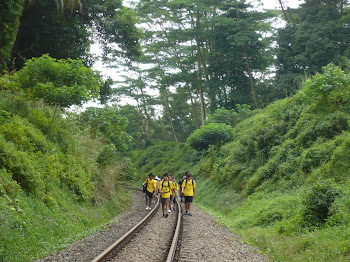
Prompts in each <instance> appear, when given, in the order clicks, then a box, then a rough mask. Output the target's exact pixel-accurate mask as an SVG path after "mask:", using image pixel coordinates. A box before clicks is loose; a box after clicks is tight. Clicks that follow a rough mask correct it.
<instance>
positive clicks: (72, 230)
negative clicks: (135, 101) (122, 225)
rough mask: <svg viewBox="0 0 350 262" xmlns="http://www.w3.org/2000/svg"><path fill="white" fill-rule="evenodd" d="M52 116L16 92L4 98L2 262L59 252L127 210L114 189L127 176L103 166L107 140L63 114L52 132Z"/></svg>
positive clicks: (0, 117)
mask: <svg viewBox="0 0 350 262" xmlns="http://www.w3.org/2000/svg"><path fill="white" fill-rule="evenodd" d="M5 78H6V76H4V77H3V78H2V81H3V82H1V84H2V87H4V86H5V84H4V79H5ZM11 83H13V82H11ZM7 86H8V85H7ZM53 113H54V107H51V106H46V105H44V104H43V103H42V101H31V100H28V99H27V98H25V97H24V96H23V93H21V92H13V91H12V90H6V89H4V88H3V90H2V91H1V96H0V167H1V169H0V221H1V222H0V261H34V260H35V259H37V258H39V257H43V256H46V255H48V254H50V253H52V252H55V251H57V250H59V249H62V248H64V247H66V246H67V245H69V244H71V243H72V242H73V241H75V240H77V239H80V238H82V237H83V236H85V235H87V234H90V233H92V232H94V231H96V230H98V229H99V228H100V227H103V226H104V225H105V224H106V223H107V222H109V221H110V220H111V219H112V218H113V217H114V216H116V215H117V214H119V213H120V212H121V211H123V210H124V209H125V208H126V206H127V204H128V195H127V193H126V192H124V190H122V189H121V188H120V186H117V183H118V184H121V183H122V182H123V181H125V177H128V176H130V171H129V170H132V169H128V163H127V162H125V161H124V162H123V161H122V160H119V161H118V162H115V159H113V163H110V164H109V163H107V162H106V163H105V161H103V160H104V159H105V160H108V159H109V158H108V157H106V154H105V152H106V148H107V149H108V147H110V144H109V140H108V139H107V138H106V136H105V135H103V134H100V135H98V134H95V135H94V133H93V131H92V130H91V129H89V128H87V124H86V123H84V121H82V120H81V117H82V116H78V115H76V114H73V113H68V112H66V113H64V115H62V114H61V116H59V117H57V119H56V121H57V124H56V127H55V129H54V130H52V129H51V128H52V126H51V123H52V116H53ZM106 145H107V146H106ZM113 148H114V150H115V148H116V147H115V146H113ZM107 151H108V150H107ZM101 159H102V160H101ZM111 159H112V158H111Z"/></svg>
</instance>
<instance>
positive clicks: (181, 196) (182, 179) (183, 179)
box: [179, 175, 186, 203]
mask: <svg viewBox="0 0 350 262" xmlns="http://www.w3.org/2000/svg"><path fill="white" fill-rule="evenodd" d="M185 179H186V175H184V176H183V177H182V178H181V180H180V181H179V185H180V187H181V185H182V182H183V181H185ZM180 199H181V200H180V202H181V203H182V202H184V193H183V192H182V190H180Z"/></svg>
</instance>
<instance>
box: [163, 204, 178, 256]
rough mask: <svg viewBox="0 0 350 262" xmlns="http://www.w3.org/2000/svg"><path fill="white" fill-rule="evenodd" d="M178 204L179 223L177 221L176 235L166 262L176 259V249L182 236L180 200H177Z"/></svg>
mask: <svg viewBox="0 0 350 262" xmlns="http://www.w3.org/2000/svg"><path fill="white" fill-rule="evenodd" d="M176 204H177V210H178V211H177V223H176V228H175V232H174V237H173V240H172V242H171V246H170V249H169V253H168V257H167V260H166V262H172V261H174V258H175V254H176V249H177V243H178V241H179V236H180V228H181V222H182V214H181V206H180V204H179V202H178V201H176Z"/></svg>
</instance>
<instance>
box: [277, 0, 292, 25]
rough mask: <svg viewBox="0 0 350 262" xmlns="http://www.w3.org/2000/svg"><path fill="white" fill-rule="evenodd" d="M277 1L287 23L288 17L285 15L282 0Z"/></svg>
mask: <svg viewBox="0 0 350 262" xmlns="http://www.w3.org/2000/svg"><path fill="white" fill-rule="evenodd" d="M278 1H279V2H280V5H281V9H282V12H283V15H284V18H285V19H286V21H287V23H288V24H289V19H288V17H287V14H286V11H285V10H284V7H283V3H282V0H278Z"/></svg>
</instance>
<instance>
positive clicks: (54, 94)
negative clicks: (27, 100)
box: [16, 55, 101, 107]
mask: <svg viewBox="0 0 350 262" xmlns="http://www.w3.org/2000/svg"><path fill="white" fill-rule="evenodd" d="M16 79H17V80H18V82H19V83H20V86H21V88H23V89H24V90H26V91H27V92H28V93H29V94H30V95H31V96H32V97H33V98H42V99H44V101H45V102H46V103H48V104H50V105H55V106H56V105H57V106H60V107H70V106H71V105H80V104H81V103H82V102H87V101H89V100H90V99H91V98H97V97H98V94H99V87H100V85H101V79H100V78H99V77H98V76H97V75H96V73H95V72H93V71H92V70H91V69H89V68H87V67H85V66H84V65H83V63H82V61H80V60H73V59H68V60H64V59H61V60H56V59H54V58H51V57H50V56H49V55H43V56H41V57H40V58H32V59H30V60H28V61H27V62H26V63H25V66H24V67H23V69H21V70H20V71H18V72H17V73H16Z"/></svg>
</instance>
